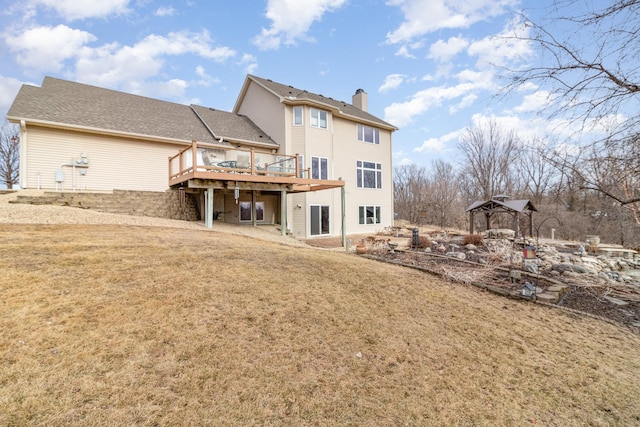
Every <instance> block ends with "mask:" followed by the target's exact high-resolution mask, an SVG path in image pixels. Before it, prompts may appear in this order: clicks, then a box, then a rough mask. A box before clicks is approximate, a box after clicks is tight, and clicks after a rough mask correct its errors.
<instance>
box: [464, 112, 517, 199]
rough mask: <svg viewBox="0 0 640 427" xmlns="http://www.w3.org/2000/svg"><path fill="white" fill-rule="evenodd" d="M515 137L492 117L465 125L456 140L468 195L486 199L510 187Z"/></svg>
mask: <svg viewBox="0 0 640 427" xmlns="http://www.w3.org/2000/svg"><path fill="white" fill-rule="evenodd" d="M516 148H517V137H516V135H515V133H514V132H513V131H510V130H505V129H502V128H500V126H499V125H498V124H497V123H496V121H495V120H489V121H487V122H486V123H484V124H479V125H477V126H475V127H472V128H471V127H468V128H467V129H466V130H465V132H464V133H463V135H462V136H461V137H460V139H459V141H458V149H459V150H460V152H461V153H462V156H463V158H462V161H461V163H462V174H463V175H464V176H465V178H466V181H467V183H468V185H467V186H466V188H465V191H466V192H467V195H468V197H470V198H475V199H478V198H480V199H484V200H488V199H490V198H491V197H493V196H495V195H497V194H500V193H508V192H510V191H511V190H512V189H513V183H514V179H513V175H512V172H513V162H514V160H515V155H516Z"/></svg>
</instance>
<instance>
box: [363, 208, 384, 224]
mask: <svg viewBox="0 0 640 427" xmlns="http://www.w3.org/2000/svg"><path fill="white" fill-rule="evenodd" d="M358 223H359V224H380V206H359V207H358Z"/></svg>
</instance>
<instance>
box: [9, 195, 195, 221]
mask: <svg viewBox="0 0 640 427" xmlns="http://www.w3.org/2000/svg"><path fill="white" fill-rule="evenodd" d="M11 203H20V204H32V205H55V206H69V207H75V208H81V209H91V210H95V211H99V212H107V213H114V214H123V215H136V216H150V217H156V218H167V219H178V220H184V221H198V220H199V219H200V215H199V211H198V207H197V204H196V200H195V196H194V195H193V194H188V193H182V194H180V191H179V190H168V191H165V192H153V191H128V190H114V191H113V193H57V192H44V193H43V194H40V195H27V196H22V195H18V197H17V198H16V200H13V201H11Z"/></svg>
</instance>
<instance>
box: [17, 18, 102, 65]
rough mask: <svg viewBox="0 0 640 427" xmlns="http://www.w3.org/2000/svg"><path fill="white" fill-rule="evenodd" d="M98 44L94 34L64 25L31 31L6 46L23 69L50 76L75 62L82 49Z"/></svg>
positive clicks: (24, 32) (26, 31)
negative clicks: (74, 59) (14, 54)
mask: <svg viewBox="0 0 640 427" xmlns="http://www.w3.org/2000/svg"><path fill="white" fill-rule="evenodd" d="M95 40H96V37H95V36H94V35H93V34H91V33H87V32H86V31H81V30H76V29H73V28H69V27H67V26H66V25H62V24H61V25H58V26H56V27H36V28H31V29H27V30H25V31H23V32H22V33H21V34H18V35H17V36H8V37H7V38H6V39H5V42H6V44H7V45H8V46H9V49H10V50H11V51H12V52H15V53H16V62H17V63H18V64H19V65H21V66H23V67H26V68H29V69H32V70H35V71H43V72H47V71H59V70H60V69H61V68H62V67H63V62H64V61H65V60H67V59H69V58H73V57H74V56H76V55H77V54H78V50H79V49H80V48H81V47H83V46H84V45H85V44H87V43H89V42H92V41H95Z"/></svg>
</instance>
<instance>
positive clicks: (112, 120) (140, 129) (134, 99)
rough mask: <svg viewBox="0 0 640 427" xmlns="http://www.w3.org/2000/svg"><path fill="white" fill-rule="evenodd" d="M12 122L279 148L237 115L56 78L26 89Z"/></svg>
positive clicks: (13, 108)
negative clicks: (237, 141) (31, 122)
mask: <svg viewBox="0 0 640 427" xmlns="http://www.w3.org/2000/svg"><path fill="white" fill-rule="evenodd" d="M196 113H198V114H196ZM7 117H8V118H9V119H13V120H22V119H25V120H27V121H29V120H30V121H38V122H48V123H50V124H54V125H57V126H65V127H83V128H90V129H93V130H95V131H102V132H107V133H108V132H114V133H125V134H132V135H138V136H144V137H149V138H162V139H171V140H178V141H186V142H190V141H192V140H196V141H198V142H206V143H218V139H219V137H220V136H222V137H224V138H225V139H227V140H229V139H233V140H239V141H246V142H258V143H269V144H273V145H274V146H275V147H277V144H276V143H275V142H274V141H272V140H271V139H270V138H269V137H267V136H266V134H265V133H264V132H263V131H262V130H260V129H259V128H258V127H257V126H256V125H255V124H254V123H253V122H251V120H249V119H248V118H246V117H242V116H238V115H236V114H234V113H229V112H225V111H219V110H210V109H208V108H205V107H199V106H188V105H182V104H176V103H172V102H167V101H162V100H159V99H153V98H148V97H144V96H139V95H132V94H128V93H124V92H118V91H115V90H110V89H104V88H100V87H96V86H90V85H86V84H82V83H75V82H70V81H66V80H61V79H56V78H53V77H45V79H44V81H43V83H42V86H41V87H36V86H29V85H23V86H22V88H21V89H20V91H19V92H18V95H17V96H16V99H15V100H14V102H13V104H12V105H11V108H10V109H9V111H8V113H7ZM211 132H213V134H212V133H211ZM216 137H217V138H216Z"/></svg>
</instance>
